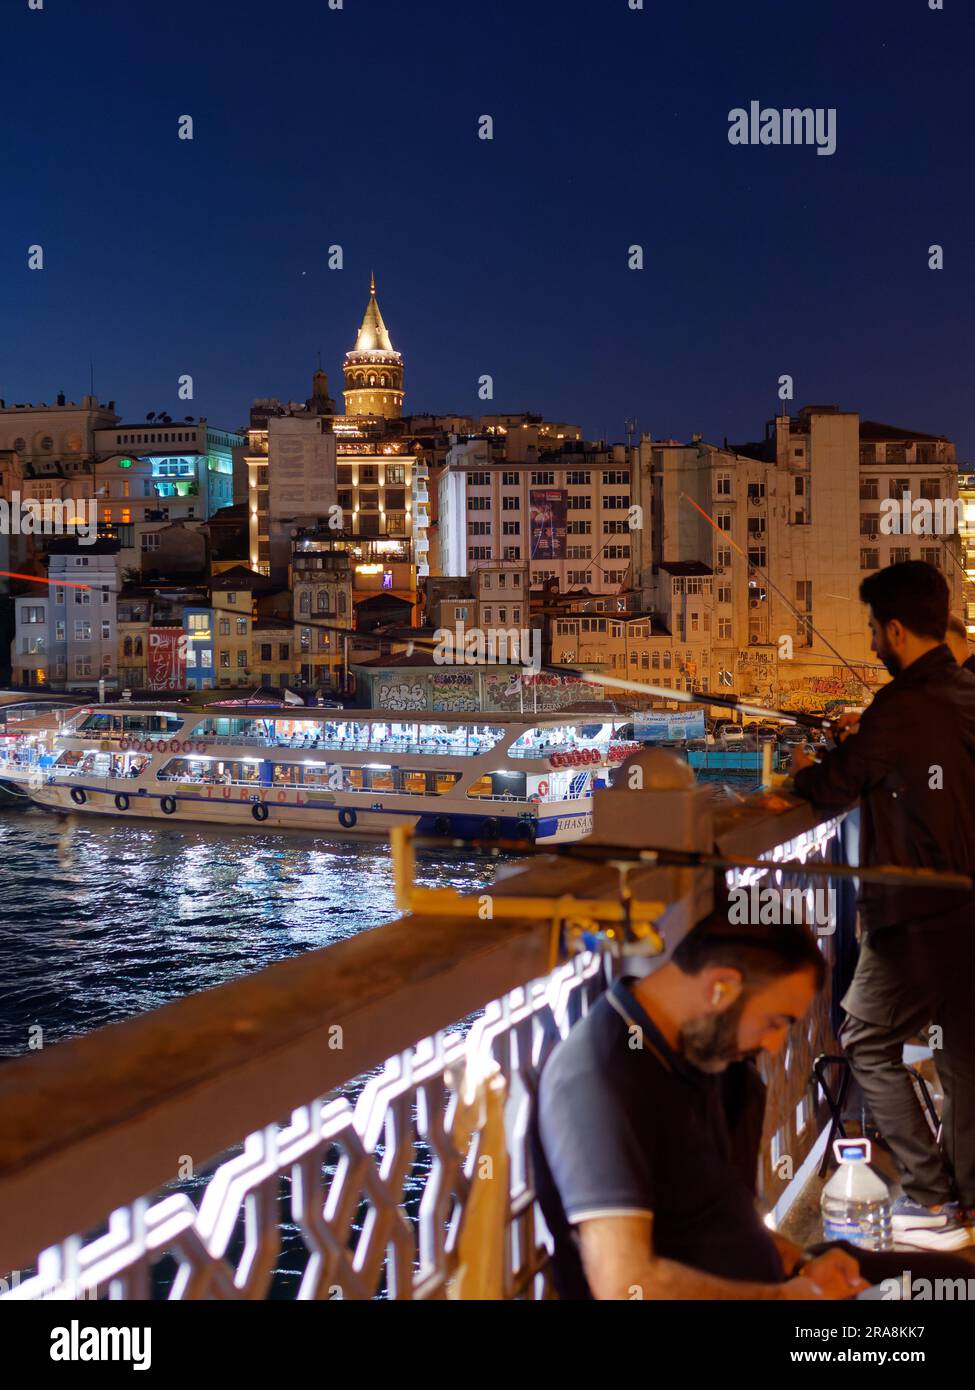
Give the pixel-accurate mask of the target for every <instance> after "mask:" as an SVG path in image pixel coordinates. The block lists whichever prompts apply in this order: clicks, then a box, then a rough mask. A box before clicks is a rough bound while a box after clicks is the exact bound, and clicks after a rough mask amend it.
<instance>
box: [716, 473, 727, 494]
mask: <svg viewBox="0 0 975 1390" xmlns="http://www.w3.org/2000/svg"><path fill="white" fill-rule="evenodd" d="M714 490H715V493H716V494H717V496H718V497H730V496H731V474H730V473H719V474H718V476H717V478H716V480H715V489H714Z"/></svg>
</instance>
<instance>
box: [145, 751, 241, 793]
mask: <svg viewBox="0 0 975 1390" xmlns="http://www.w3.org/2000/svg"><path fill="white" fill-rule="evenodd" d="M157 775H158V777H159V780H160V781H161V782H203V783H206V784H208V785H211V786H213V785H225V786H229V785H242V786H253V787H259V786H260V785H261V764H260V763H259V762H257V761H253V762H250V761H246V760H244V759H241V758H235V759H231V758H228V759H226V760H225V759H223V758H170V759H169V761H168V762H167V763H165V764H164V765H163V766H162V767H161V768H160V769H159V772H158V774H157Z"/></svg>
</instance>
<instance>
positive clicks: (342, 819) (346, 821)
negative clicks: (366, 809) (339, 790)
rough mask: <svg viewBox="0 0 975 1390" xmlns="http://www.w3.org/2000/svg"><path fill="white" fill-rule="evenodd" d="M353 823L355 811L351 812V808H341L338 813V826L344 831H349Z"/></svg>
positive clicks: (354, 821)
mask: <svg viewBox="0 0 975 1390" xmlns="http://www.w3.org/2000/svg"><path fill="white" fill-rule="evenodd" d="M355 823H356V813H355V811H353V809H352V807H351V806H343V807H342V809H341V811H340V812H339V825H342V826H344V827H345V829H346V830H351V829H352V827H353V826H354V825H355Z"/></svg>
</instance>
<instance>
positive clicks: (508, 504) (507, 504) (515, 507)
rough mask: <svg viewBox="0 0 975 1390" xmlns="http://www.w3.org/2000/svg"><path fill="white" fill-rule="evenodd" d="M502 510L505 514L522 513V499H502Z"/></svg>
mask: <svg viewBox="0 0 975 1390" xmlns="http://www.w3.org/2000/svg"><path fill="white" fill-rule="evenodd" d="M501 510H502V511H503V512H520V511H521V498H520V497H502V499H501Z"/></svg>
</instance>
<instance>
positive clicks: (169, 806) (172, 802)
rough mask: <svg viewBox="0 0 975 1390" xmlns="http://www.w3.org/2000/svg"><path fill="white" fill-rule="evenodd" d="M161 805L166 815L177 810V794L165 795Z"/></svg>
mask: <svg viewBox="0 0 975 1390" xmlns="http://www.w3.org/2000/svg"><path fill="white" fill-rule="evenodd" d="M159 805H160V807H161V808H162V813H163V815H164V816H171V815H172V814H173V812H174V811H175V810H176V798H175V796H164V797H163V799H162V801H160V803H159Z"/></svg>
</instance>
